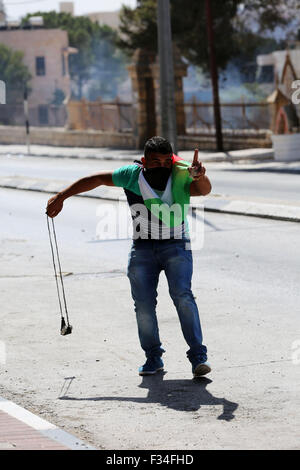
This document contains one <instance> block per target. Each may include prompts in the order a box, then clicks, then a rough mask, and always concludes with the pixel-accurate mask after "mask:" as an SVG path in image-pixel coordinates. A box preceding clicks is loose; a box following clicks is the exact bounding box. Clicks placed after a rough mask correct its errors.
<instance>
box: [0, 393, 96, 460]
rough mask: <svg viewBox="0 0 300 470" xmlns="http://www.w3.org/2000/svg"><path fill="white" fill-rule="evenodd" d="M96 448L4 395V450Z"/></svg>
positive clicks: (0, 427) (0, 409)
mask: <svg viewBox="0 0 300 470" xmlns="http://www.w3.org/2000/svg"><path fill="white" fill-rule="evenodd" d="M93 449H94V448H93V447H91V446H89V445H86V444H85V443H84V442H82V441H81V440H80V439H78V438H76V437H74V436H72V435H71V434H68V433H67V432H65V431H62V430H61V429H59V428H57V427H56V426H55V425H53V424H51V423H49V422H48V421H45V420H44V419H42V418H39V417H38V416H36V415H34V414H33V413H31V412H29V411H27V410H25V409H24V408H22V407H21V406H18V405H16V404H15V403H13V402H11V401H9V400H6V399H5V398H1V397H0V451H1V450H93Z"/></svg>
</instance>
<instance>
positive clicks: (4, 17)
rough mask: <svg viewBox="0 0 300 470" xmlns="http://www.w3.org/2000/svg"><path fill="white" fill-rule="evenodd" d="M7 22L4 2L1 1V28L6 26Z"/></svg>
mask: <svg viewBox="0 0 300 470" xmlns="http://www.w3.org/2000/svg"><path fill="white" fill-rule="evenodd" d="M5 22H6V15H5V10H4V5H3V1H2V0H0V26H4V25H5Z"/></svg>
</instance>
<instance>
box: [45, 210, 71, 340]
mask: <svg viewBox="0 0 300 470" xmlns="http://www.w3.org/2000/svg"><path fill="white" fill-rule="evenodd" d="M46 214H47V213H46ZM47 226H48V233H49V240H50V246H51V253H52V261H53V267H54V273H55V281H56V289H57V295H58V301H59V308H60V315H61V325H60V334H61V335H63V336H65V335H70V334H71V333H72V329H73V327H72V326H71V325H70V323H69V315H68V309H67V302H66V296H65V289H64V282H63V277H62V272H61V266H60V259H59V254H58V247H57V239H56V233H55V227H54V220H53V219H52V231H53V236H54V241H55V247H56V257H57V262H58V266H59V277H60V282H61V288H62V294H63V301H64V308H65V315H66V319H65V317H64V314H63V309H62V302H61V297H60V292H59V286H58V280H57V278H58V275H57V270H56V264H55V257H54V250H53V243H52V238H51V231H50V225H49V216H48V214H47Z"/></svg>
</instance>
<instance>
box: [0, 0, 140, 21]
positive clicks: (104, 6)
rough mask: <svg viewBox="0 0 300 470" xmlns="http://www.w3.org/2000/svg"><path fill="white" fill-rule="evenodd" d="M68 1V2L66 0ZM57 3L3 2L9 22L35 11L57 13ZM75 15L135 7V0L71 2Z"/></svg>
mask: <svg viewBox="0 0 300 470" xmlns="http://www.w3.org/2000/svg"><path fill="white" fill-rule="evenodd" d="M66 1H69V0H66ZM59 3H60V2H59V1H56V0H4V1H3V4H4V8H5V12H6V15H7V17H8V19H9V20H16V19H19V18H21V17H22V16H25V15H27V13H34V12H36V11H51V10H55V11H59ZM73 3H74V10H75V11H74V13H75V15H82V14H85V13H90V12H96V11H115V10H118V9H119V8H120V7H121V5H122V4H125V5H128V6H131V7H135V6H136V0H84V1H82V0H73Z"/></svg>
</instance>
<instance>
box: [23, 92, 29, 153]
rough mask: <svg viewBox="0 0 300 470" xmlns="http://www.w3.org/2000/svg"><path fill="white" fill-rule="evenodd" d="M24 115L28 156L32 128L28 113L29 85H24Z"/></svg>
mask: <svg viewBox="0 0 300 470" xmlns="http://www.w3.org/2000/svg"><path fill="white" fill-rule="evenodd" d="M24 115H25V127H26V145H27V154H28V155H29V154H30V127H29V112H28V90H27V84H26V83H25V84H24Z"/></svg>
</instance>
